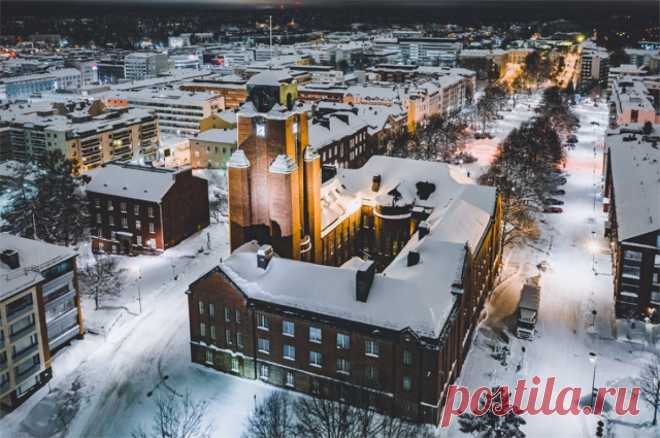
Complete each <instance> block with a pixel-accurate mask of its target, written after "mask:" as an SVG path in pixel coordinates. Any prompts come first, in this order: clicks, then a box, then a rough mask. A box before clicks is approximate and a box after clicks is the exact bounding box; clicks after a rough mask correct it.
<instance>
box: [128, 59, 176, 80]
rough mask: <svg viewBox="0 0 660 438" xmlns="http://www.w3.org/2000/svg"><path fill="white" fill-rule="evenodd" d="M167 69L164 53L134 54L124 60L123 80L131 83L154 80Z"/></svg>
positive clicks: (167, 64)
mask: <svg viewBox="0 0 660 438" xmlns="http://www.w3.org/2000/svg"><path fill="white" fill-rule="evenodd" d="M168 68H169V62H168V60H167V55H166V54H164V53H155V52H135V53H131V54H130V55H127V56H126V57H125V58H124V78H125V79H128V80H131V81H135V80H141V79H149V78H155V77H156V76H158V75H159V74H161V73H164V72H165V71H167V69H168Z"/></svg>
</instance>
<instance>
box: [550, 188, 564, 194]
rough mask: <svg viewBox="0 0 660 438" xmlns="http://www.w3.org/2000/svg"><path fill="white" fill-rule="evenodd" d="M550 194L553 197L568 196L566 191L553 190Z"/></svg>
mask: <svg viewBox="0 0 660 438" xmlns="http://www.w3.org/2000/svg"><path fill="white" fill-rule="evenodd" d="M550 194H551V195H552V196H564V195H565V194H566V190H564V189H557V190H552V191H550Z"/></svg>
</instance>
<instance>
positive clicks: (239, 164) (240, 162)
mask: <svg viewBox="0 0 660 438" xmlns="http://www.w3.org/2000/svg"><path fill="white" fill-rule="evenodd" d="M227 167H233V168H235V169H243V168H246V167H250V160H248V158H247V156H246V155H245V151H244V150H243V149H236V150H235V151H234V152H233V153H232V154H231V157H230V158H229V161H227Z"/></svg>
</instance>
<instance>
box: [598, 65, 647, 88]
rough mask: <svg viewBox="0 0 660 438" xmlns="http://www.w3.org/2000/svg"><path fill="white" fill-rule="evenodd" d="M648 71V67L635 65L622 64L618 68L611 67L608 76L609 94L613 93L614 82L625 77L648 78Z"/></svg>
mask: <svg viewBox="0 0 660 438" xmlns="http://www.w3.org/2000/svg"><path fill="white" fill-rule="evenodd" d="M646 74H647V69H646V66H637V65H634V64H621V65H620V66H618V67H611V68H610V69H609V72H608V74H607V93H608V94H611V93H612V85H614V81H617V80H619V79H622V78H624V77H629V78H637V77H641V76H646Z"/></svg>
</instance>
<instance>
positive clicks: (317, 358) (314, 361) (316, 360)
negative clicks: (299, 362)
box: [309, 351, 323, 368]
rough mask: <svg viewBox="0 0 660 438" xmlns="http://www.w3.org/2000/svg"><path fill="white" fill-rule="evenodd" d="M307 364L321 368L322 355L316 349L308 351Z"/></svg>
mask: <svg viewBox="0 0 660 438" xmlns="http://www.w3.org/2000/svg"><path fill="white" fill-rule="evenodd" d="M309 365H310V366H313V367H316V368H321V367H322V366H323V356H322V355H321V353H319V352H318V351H310V352H309Z"/></svg>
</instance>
